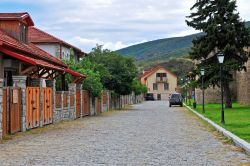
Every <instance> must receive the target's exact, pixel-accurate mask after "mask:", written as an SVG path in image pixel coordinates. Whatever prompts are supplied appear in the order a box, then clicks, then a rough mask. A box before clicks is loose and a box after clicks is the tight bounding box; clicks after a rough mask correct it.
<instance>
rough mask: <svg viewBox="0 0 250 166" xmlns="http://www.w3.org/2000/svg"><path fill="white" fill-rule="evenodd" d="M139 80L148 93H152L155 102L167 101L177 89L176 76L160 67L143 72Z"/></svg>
mask: <svg viewBox="0 0 250 166" xmlns="http://www.w3.org/2000/svg"><path fill="white" fill-rule="evenodd" d="M140 80H141V83H142V84H144V85H146V86H147V88H148V93H153V94H154V98H155V99H157V100H167V99H168V97H169V95H170V94H171V93H173V92H175V91H176V89H177V76H176V75H175V74H173V73H172V72H170V71H169V70H167V69H165V68H164V67H162V66H157V67H155V68H152V69H151V70H150V71H145V72H144V74H143V75H142V76H141V77H140Z"/></svg>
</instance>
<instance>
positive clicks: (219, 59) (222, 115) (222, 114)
mask: <svg viewBox="0 0 250 166" xmlns="http://www.w3.org/2000/svg"><path fill="white" fill-rule="evenodd" d="M224 57H225V56H224V54H223V53H219V54H217V58H218V61H219V64H220V87H221V124H225V119H224V102H223V83H222V67H223V62H224Z"/></svg>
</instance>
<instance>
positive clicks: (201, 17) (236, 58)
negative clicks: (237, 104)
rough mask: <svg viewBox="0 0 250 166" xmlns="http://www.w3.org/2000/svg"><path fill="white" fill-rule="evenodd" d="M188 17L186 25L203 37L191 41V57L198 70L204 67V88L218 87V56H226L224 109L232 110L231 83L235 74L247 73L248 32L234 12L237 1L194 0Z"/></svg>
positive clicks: (223, 84)
mask: <svg viewBox="0 0 250 166" xmlns="http://www.w3.org/2000/svg"><path fill="white" fill-rule="evenodd" d="M191 11H192V13H191V14H190V16H188V17H187V20H186V23H187V25H188V26H191V27H193V28H194V29H196V30H200V31H202V32H204V33H203V35H201V36H199V37H197V38H196V39H194V40H193V47H192V51H191V53H190V56H191V58H192V59H193V60H196V61H198V62H200V63H199V64H198V65H197V71H199V70H200V68H201V67H203V68H205V70H206V76H205V78H204V79H205V83H206V85H207V86H209V85H213V86H220V83H219V81H220V77H219V71H220V66H219V63H218V60H217V56H216V55H217V53H219V52H221V53H223V54H224V55H225V60H224V63H223V66H224V67H223V80H224V81H223V82H222V86H223V88H224V92H225V96H226V107H227V108H231V107H232V95H231V92H230V87H229V84H230V81H232V80H233V73H234V72H235V71H241V70H246V67H245V66H244V65H245V62H247V60H248V53H247V52H246V51H245V50H246V48H247V47H248V46H249V41H250V40H249V31H248V29H247V28H246V27H245V22H244V21H242V19H241V18H240V16H239V13H238V12H237V6H236V0H197V1H196V3H195V4H194V5H193V7H192V8H191ZM197 73H198V72H197Z"/></svg>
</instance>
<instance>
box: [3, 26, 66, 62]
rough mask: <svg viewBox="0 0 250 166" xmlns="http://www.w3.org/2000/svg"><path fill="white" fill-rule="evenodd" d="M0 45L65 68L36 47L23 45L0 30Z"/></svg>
mask: <svg viewBox="0 0 250 166" xmlns="http://www.w3.org/2000/svg"><path fill="white" fill-rule="evenodd" d="M0 43H1V44H3V45H6V46H8V47H11V48H12V49H15V50H19V51H21V52H24V53H28V54H29V56H31V57H32V58H34V57H36V58H38V59H42V60H45V61H48V62H50V63H53V64H56V65H60V66H63V67H66V65H65V64H64V63H63V62H62V61H61V60H60V59H58V58H56V57H54V56H52V55H50V54H48V53H47V52H45V51H43V50H42V49H40V48H38V47H36V46H35V45H34V44H32V43H28V44H24V43H22V42H20V41H18V40H16V39H14V38H12V37H10V36H8V35H7V34H6V33H5V32H3V31H2V30H0Z"/></svg>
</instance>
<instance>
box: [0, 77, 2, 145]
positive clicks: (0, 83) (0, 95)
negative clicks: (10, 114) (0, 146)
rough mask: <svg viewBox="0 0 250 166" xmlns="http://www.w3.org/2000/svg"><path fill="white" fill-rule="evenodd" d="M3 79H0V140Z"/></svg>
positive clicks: (0, 131) (0, 133) (0, 136)
mask: <svg viewBox="0 0 250 166" xmlns="http://www.w3.org/2000/svg"><path fill="white" fill-rule="evenodd" d="M2 122H3V79H0V140H1V139H2V137H3V133H2V132H3V129H2V128H3V126H2Z"/></svg>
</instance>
